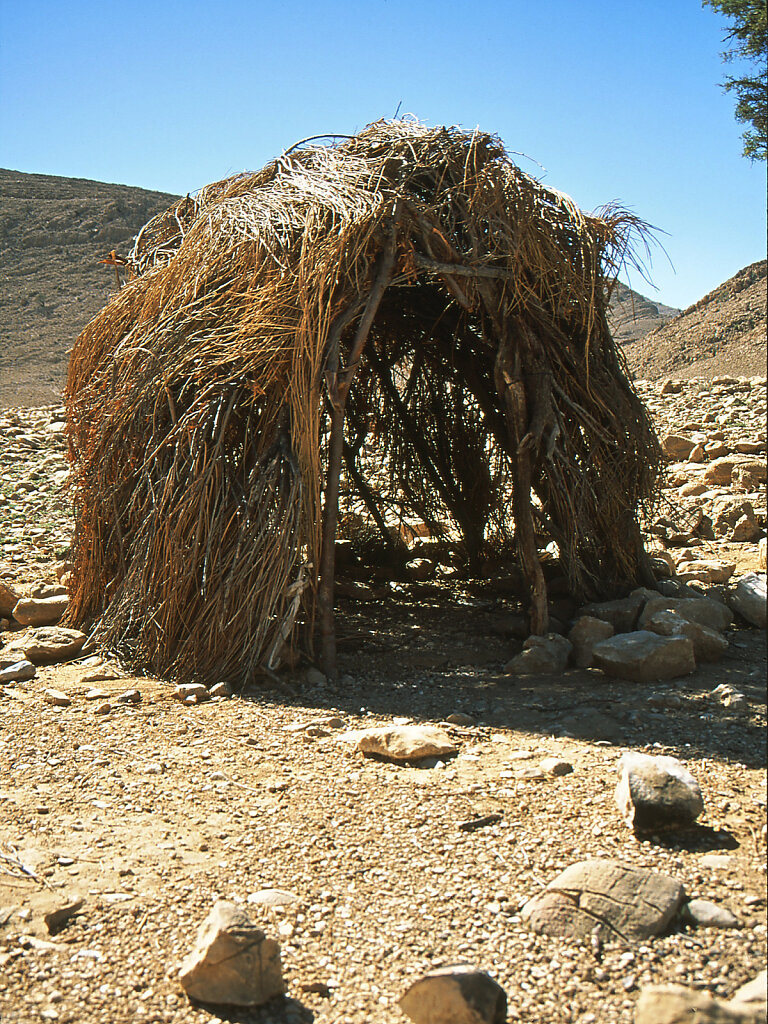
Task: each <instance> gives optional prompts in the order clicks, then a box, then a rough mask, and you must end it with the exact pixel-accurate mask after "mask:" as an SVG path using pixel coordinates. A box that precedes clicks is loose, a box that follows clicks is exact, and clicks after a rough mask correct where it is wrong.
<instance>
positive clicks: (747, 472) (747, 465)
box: [731, 460, 766, 491]
mask: <svg viewBox="0 0 768 1024" xmlns="http://www.w3.org/2000/svg"><path fill="white" fill-rule="evenodd" d="M731 479H732V480H733V482H734V483H735V484H737V485H738V486H740V487H744V488H745V489H746V490H748V491H751V490H754V489H755V488H757V487H759V486H760V484H764V483H765V482H766V464H765V462H763V461H758V460H755V461H754V462H741V463H739V464H738V465H736V466H734V467H733V470H732V472H731Z"/></svg>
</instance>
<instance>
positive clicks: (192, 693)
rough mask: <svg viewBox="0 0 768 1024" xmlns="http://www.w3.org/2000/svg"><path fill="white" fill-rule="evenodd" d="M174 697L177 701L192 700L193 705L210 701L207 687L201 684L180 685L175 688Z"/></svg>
mask: <svg viewBox="0 0 768 1024" xmlns="http://www.w3.org/2000/svg"><path fill="white" fill-rule="evenodd" d="M175 696H176V698H177V699H178V700H183V701H187V700H190V699H194V702H195V703H200V702H201V701H204V700H210V697H211V694H210V692H209V690H208V687H207V686H203V684H202V683H182V684H181V685H180V686H177V687H176V693H175Z"/></svg>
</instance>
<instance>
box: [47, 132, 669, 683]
mask: <svg viewBox="0 0 768 1024" xmlns="http://www.w3.org/2000/svg"><path fill="white" fill-rule="evenodd" d="M638 233H639V235H640V237H642V225H640V224H639V223H638V222H637V221H636V220H635V219H634V218H633V217H632V216H631V215H628V214H623V213H622V212H621V211H617V210H610V211H608V212H606V214H605V215H604V216H602V217H598V216H586V215H585V214H583V213H582V212H581V211H580V210H579V209H578V208H577V207H576V206H575V204H574V203H573V202H572V201H571V200H570V199H569V198H568V197H567V196H565V195H563V194H562V193H559V192H556V191H554V190H552V189H548V188H545V187H544V186H543V185H542V184H541V183H540V182H538V181H536V180H535V179H533V178H531V177H530V176H528V175H527V174H525V173H524V172H523V171H521V170H520V169H519V168H518V167H516V166H515V165H514V164H513V163H512V162H511V161H510V160H509V158H508V157H507V156H506V154H505V152H504V149H503V147H502V145H501V143H500V142H499V141H498V140H497V139H495V138H493V137H491V136H488V135H484V134H482V133H479V132H475V133H474V134H472V135H468V134H466V133H464V132H462V131H460V130H459V129H457V128H436V129H427V128H424V127H422V126H420V125H419V124H417V123H415V122H413V121H410V120H409V121H394V122H378V123H376V124H373V125H370V126H369V127H368V128H366V129H365V130H364V131H363V132H361V133H360V134H359V135H357V136H355V137H353V138H350V139H347V140H345V141H344V142H343V143H341V144H338V145H332V146H321V145H309V146H305V147H304V148H299V149H294V150H292V151H289V152H287V153H285V154H283V155H282V156H281V157H280V158H279V159H277V160H275V161H273V162H272V163H270V164H269V165H267V166H266V167H265V168H263V169H262V170H261V171H259V172H257V173H254V174H241V175H237V176H236V177H234V178H230V179H227V180H225V181H222V182H218V183H216V184H213V185H209V186H208V187H206V188H205V189H203V190H202V191H201V192H200V193H198V194H197V195H196V196H194V197H186V198H184V199H182V200H180V201H179V202H178V203H177V204H176V205H175V206H174V207H172V208H171V209H170V210H169V211H167V212H166V213H165V214H163V215H161V216H160V217H156V218H155V219H154V220H153V221H150V223H149V224H148V225H146V226H145V228H144V229H143V230H142V231H141V233H140V234H139V236H138V238H137V241H136V245H135V247H134V250H133V252H132V253H131V256H130V264H131V267H132V269H133V270H134V271H135V272H136V275H137V276H136V278H135V279H134V280H133V281H131V282H130V283H129V284H127V285H126V286H125V287H124V288H123V289H122V291H120V293H119V294H118V295H117V296H116V297H115V298H114V300H113V301H112V302H110V303H109V305H108V306H106V307H105V309H103V310H102V312H101V313H100V314H99V315H98V316H97V317H96V318H95V319H94V320H93V321H91V323H90V324H89V325H88V326H87V327H86V328H85V330H84V331H83V332H82V334H81V335H80V337H79V338H78V340H77V342H76V345H75V348H74V350H73V353H72V358H71V362H70V369H69V378H68V384H67V391H66V401H67V405H68V412H69V428H68V430H69V433H68V437H69V448H70V455H71V459H72V463H73V476H74V482H75V491H74V493H75V504H76V531H75V538H74V557H75V571H74V584H73V589H72V594H71V616H72V618H73V620H74V621H76V622H79V623H81V624H83V623H92V624H94V627H95V635H96V637H97V639H98V640H99V641H100V642H101V643H102V644H104V645H105V646H109V647H111V648H113V649H116V650H118V651H119V652H120V653H121V655H122V656H123V657H125V658H127V659H128V660H130V661H132V662H133V663H134V664H136V665H141V666H144V667H147V668H150V669H152V670H154V671H156V672H161V673H164V674H170V675H173V676H176V677H179V678H190V677H200V676H204V677H210V676H213V675H216V676H222V677H227V678H230V679H233V680H235V679H240V680H243V679H246V678H248V677H249V676H250V675H251V674H253V673H254V672H255V671H256V670H257V669H258V667H259V666H260V665H265V664H268V663H269V664H274V663H275V659H276V657H277V656H278V654H277V653H276V652H277V651H278V648H279V646H280V645H281V644H282V642H283V640H284V639H288V640H289V641H290V640H291V638H292V637H293V636H294V627H295V624H296V623H297V622H300V621H303V622H305V623H307V622H311V620H312V617H313V614H314V607H315V601H316V595H317V585H318V571H319V565H320V554H321V552H320V546H321V514H320V510H321V492H322V481H323V476H324V469H325V465H326V460H327V451H328V446H327V423H328V419H327V409H328V408H329V407H330V406H329V404H328V403H329V402H330V403H331V404H333V403H334V402H337V401H338V394H339V392H338V388H339V382H341V386H342V391H343V385H344V382H347V383H349V382H350V381H351V378H352V376H353V375H354V372H355V370H356V369H357V365H356V364H357V362H358V361H359V363H360V366H359V371H358V373H357V376H356V378H355V382H354V386H353V387H352V388H351V391H350V399H349V406H348V413H347V422H348V433H349V435H350V436H352V435H353V434H355V433H358V434H360V433H361V432H362V433H364V432H365V431H366V430H370V432H371V437H372V438H373V439H374V440H373V442H372V443H373V446H374V449H375V451H376V452H377V454H378V458H379V460H380V463H381V466H382V468H383V469H384V470H385V473H384V477H385V478H386V483H383V482H382V480H381V479H377V481H375V482H374V483H372V484H371V483H370V481H368V483H366V480H367V475H368V467H367V466H365V465H363V463H362V461H361V457H360V445H359V444H358V445H357V447H355V445H354V444H349V443H348V444H347V446H346V448H345V458H346V459H347V464H348V466H349V467H350V474H349V476H350V479H351V480H352V481H353V482H354V481H357V486H356V487H353V490H357V491H358V492H359V493H358V494H357V497H359V496H360V494H362V493H363V492H364V497H365V500H366V504H367V505H368V507H369V508H371V509H372V510H373V512H374V513H376V510H377V509H379V510H381V509H384V508H385V507H389V506H391V505H392V504H393V503H395V504H398V506H399V507H400V508H401V509H406V510H410V511H412V512H414V513H415V514H418V515H419V516H421V517H423V518H424V519H425V520H426V521H428V522H429V521H437V520H446V519H448V520H450V521H451V522H453V523H454V524H455V525H456V526H457V527H458V529H459V530H460V531H461V533H462V535H463V536H464V538H465V541H466V543H467V548H468V550H469V551H470V553H474V554H478V553H480V551H481V550H482V549H483V547H484V546H486V545H488V544H489V543H495V542H497V541H499V538H506V539H508V538H509V537H510V536H511V535H512V534H513V532H515V528H517V534H518V546H519V547H520V546H522V547H523V548H524V547H525V546H526V544H528V547H530V543H529V542H528V541H526V540H525V537H526V536H527V534H526V530H525V529H523V528H522V526H521V524H522V523H523V520H524V518H525V516H526V515H527V513H526V511H525V509H526V503H527V504H530V502H529V492H530V491H531V490H532V491H533V493H534V494H535V495H537V496H538V499H539V500H540V505H541V509H542V511H541V516H540V519H541V522H543V523H545V524H546V529H547V531H548V532H549V533H550V534H551V536H552V538H553V539H555V540H556V541H557V543H558V545H559V547H560V551H561V559H562V561H563V565H564V568H565V570H566V572H567V574H568V576H569V578H570V581H571V585H572V587H573V589H574V591H576V592H579V593H583V594H587V593H599V592H601V591H602V592H605V591H608V590H610V589H611V588H612V587H614V586H616V585H619V584H621V583H622V582H625V581H628V582H636V581H638V580H639V579H641V578H642V575H643V569H644V563H643V559H644V553H643V549H642V544H641V540H640V532H639V528H638V525H637V519H638V511H639V509H640V507H641V505H642V504H643V503H644V502H647V501H650V500H651V499H652V498H653V496H654V494H655V490H656V481H657V476H658V472H659V466H660V462H661V458H660V455H661V453H660V449H659V445H658V442H657V440H656V437H655V435H654V433H653V430H652V427H651V424H650V421H649V418H648V416H647V414H646V411H645V409H644V408H643V406H642V404H641V402H640V400H639V399H638V397H637V395H636V394H635V392H634V390H633V389H632V387H631V385H630V384H629V382H628V380H627V378H626V375H625V368H624V364H623V362H622V360H621V358H620V356H619V354H618V353H617V350H616V347H615V345H614V343H613V340H612V338H611V335H610V333H609V330H608V327H607V324H606V319H605V304H606V301H607V300H606V289H607V287H609V286H610V281H611V277H612V275H613V274H614V273H615V272H616V270H617V268H618V267H620V266H621V265H622V263H623V261H625V260H626V259H628V258H631V255H632V241H631V239H632V237H633V236H634V237H637V236H638ZM387 239H392V240H393V242H387ZM388 244H394V246H395V249H394V254H395V258H394V263H393V264H392V270H391V274H390V276H389V277H388V278H387V280H386V281H384V282H383V283H384V285H385V286H386V290H385V292H384V293H383V297H382V296H381V295H377V298H376V304H375V309H374V308H373V307H371V315H373V312H375V317H374V319H373V321H372V323H371V324H370V325H368V328H369V329H370V334H369V336H368V338H367V345H366V347H365V348H364V349H363V348H361V349H360V351H361V353H362V354H361V355H360V354H356V353H353V351H352V349H353V345H354V340H353V339H355V337H356V331H357V330H358V328H359V327H360V325H361V323H362V321H363V320H364V319H365V316H366V312H365V311H366V304H367V303H368V302H369V299H370V297H371V295H372V294H373V293H374V292H375V291H376V288H377V287H378V286H379V284H380V283H381V282H379V279H378V278H377V274H379V275H380V274H381V273H382V266H383V265H384V264H383V263H382V260H383V255H382V254H383V253H384V251H385V249H386V247H387V245H388ZM364 341H365V337H364V336H363V337H362V341H360V342H359V346H358V347H360V346H361V345H362V343H363V342H364ZM350 358H352V361H353V363H354V364H355V365H353V366H349V365H348V360H349V359H350ZM326 389H327V391H326ZM369 453H370V448H369ZM521 474H522V475H521ZM515 484H516V485H517V492H516V493H517V497H516V499H515V501H514V502H512V503H510V497H509V496H510V489H511V488H512V490H513V491H514V485H515ZM380 518H381V521H383V513H382V515H381V516H380Z"/></svg>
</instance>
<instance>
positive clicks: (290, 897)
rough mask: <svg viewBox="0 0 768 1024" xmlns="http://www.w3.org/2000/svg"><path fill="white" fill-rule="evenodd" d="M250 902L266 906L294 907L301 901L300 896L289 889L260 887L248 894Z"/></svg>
mask: <svg viewBox="0 0 768 1024" xmlns="http://www.w3.org/2000/svg"><path fill="white" fill-rule="evenodd" d="M248 902H249V903H258V904H260V905H261V906H264V907H292V906H293V905H294V904H296V903H298V902H299V897H298V896H297V895H296V893H294V892H288V890H287V889H259V891H258V892H252V893H251V894H250V895H249V896H248Z"/></svg>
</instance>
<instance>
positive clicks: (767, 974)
mask: <svg viewBox="0 0 768 1024" xmlns="http://www.w3.org/2000/svg"><path fill="white" fill-rule="evenodd" d="M767 990H768V971H760V973H759V974H758V975H757V977H756V978H753V979H752V981H748V982H747V983H746V985H742V986H741V988H739V989H737V990H736V991H735V992H734V993H733V995H732V996H731V1003H730V1005H731V1006H732V1007H733V1008H734V1009H735V1008H736V1007H740V1008H741V1007H743V1008H744V1009H745V1010H752V1011H753V1012H755V1013H758V1014H762V1016H759V1017H758V1020H760V1021H762V1022H765V1019H766V1009H768V1007H767V1006H766V1003H767V1002H768V998H767V997H766V991H767Z"/></svg>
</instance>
